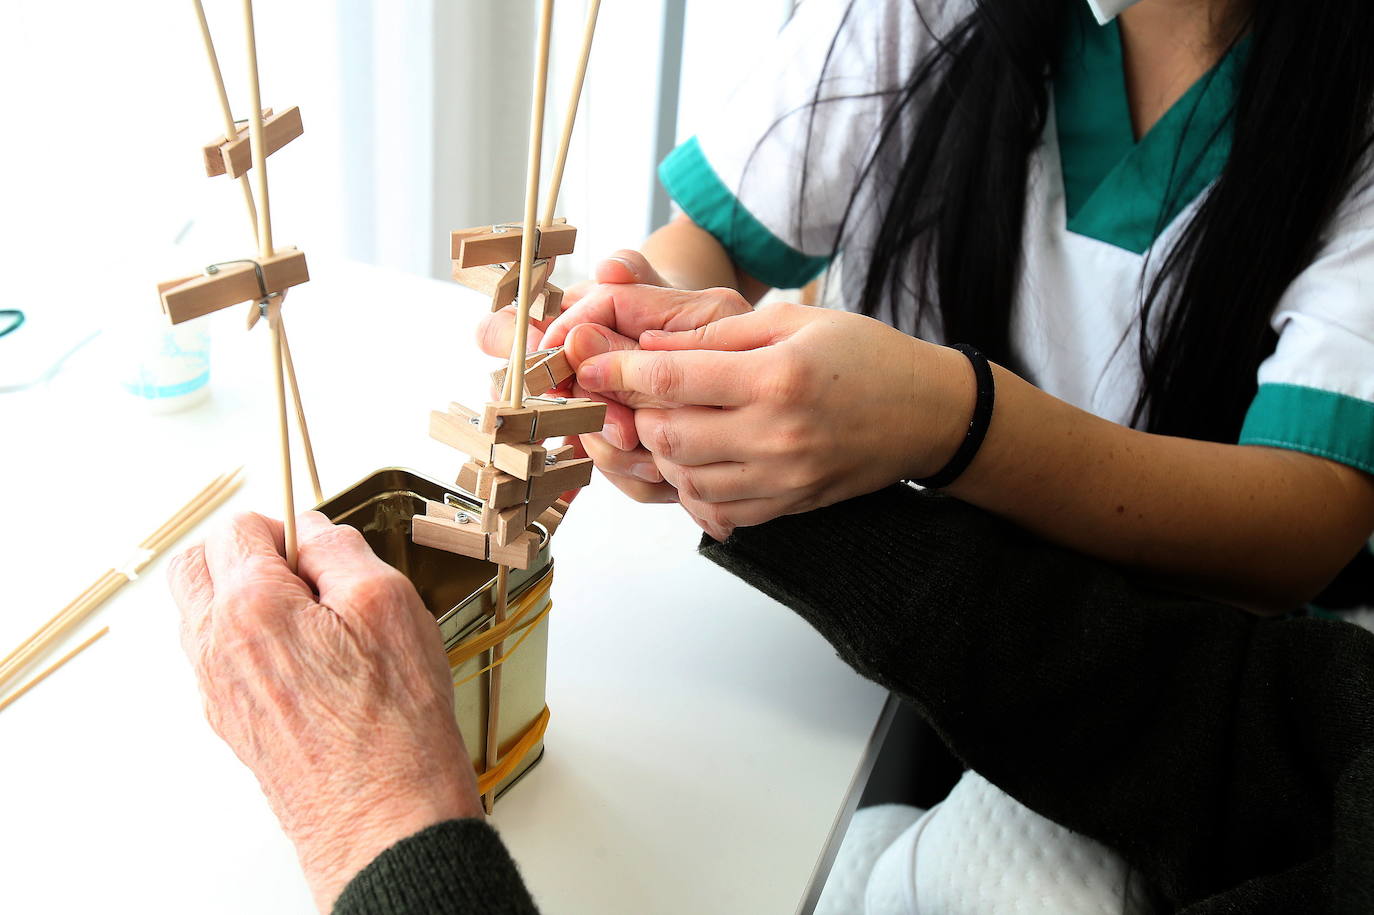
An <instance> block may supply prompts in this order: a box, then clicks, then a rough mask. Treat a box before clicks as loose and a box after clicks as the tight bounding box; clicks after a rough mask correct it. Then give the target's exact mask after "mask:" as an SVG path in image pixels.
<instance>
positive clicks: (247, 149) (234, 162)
mask: <svg viewBox="0 0 1374 915" xmlns="http://www.w3.org/2000/svg"><path fill="white" fill-rule="evenodd" d="M262 117H263V121H262V134H263V141H264V143H265V145H266V148H267V155H269V156H270V155H272V153H274V152H276V151H277V150H279V149H281V148H282V147H283V146H285V145H286V144H287V143H290V142H291V141H292V140H294V139H296V137H299V136H300V135H301V134H303V133H305V127H304V125H303V124H302V123H301V110H300V108H298V107H295V106H293V107H291V108H288V109H286V110H285V111H283V112H282V113H281V114H273V113H272V109H271V108H264V109H263V111H262ZM242 123H243V126H241V127H240V126H238V125H237V124H236V125H235V126H236V127H237V129H236V131H235V133H234V136H232V137H220V138H218V139H216V140H215V141H214V142H211V143H207V144H205V146H204V147H203V148H202V150H201V152H202V154H203V155H204V157H205V174H207V175H209V176H210V177H211V178H214V177H217V176H219V175H228V176H229V177H230V178H237V177H239V176H240V175H246V174H247V173H248V170H249V169H250V168H252V167H253V150H252V144H251V142H250V141H251V137H250V136H249V133H250V129H249V123H248V122H247V121H244V122H242Z"/></svg>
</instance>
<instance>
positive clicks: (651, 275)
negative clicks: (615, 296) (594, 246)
mask: <svg viewBox="0 0 1374 915" xmlns="http://www.w3.org/2000/svg"><path fill="white" fill-rule="evenodd" d="M592 277H593V279H595V280H596V282H598V283H641V284H643V285H645V286H666V285H668V284H667V283H665V282H664V281H663V277H661V276H659V275H658V271H657V270H655V269H654V267H653V265H652V264H650V263H649V260H648V258H646V257H645V256H644V255H643V254H640V253H639V252H638V251H634V250H632V249H629V248H624V249H622V250H620V251H617V252H615V253H614V254H612V255H611V256H610V257H608V258H605V259H604V260H602V261H601V262H599V263H598V264H597V265H596V267H595V269H593V271H592Z"/></svg>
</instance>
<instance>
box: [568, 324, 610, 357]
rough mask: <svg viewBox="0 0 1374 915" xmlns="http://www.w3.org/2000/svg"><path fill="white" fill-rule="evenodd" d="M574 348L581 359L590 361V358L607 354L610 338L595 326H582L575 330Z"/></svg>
mask: <svg viewBox="0 0 1374 915" xmlns="http://www.w3.org/2000/svg"><path fill="white" fill-rule="evenodd" d="M583 328H586V329H585V330H583ZM574 348H575V349H576V350H577V352H578V355H579V356H581V357H582V358H583V359H590V358H591V357H592V356H600V355H601V354H602V353H609V352H610V351H611V338H610V337H608V336H606V335H605V334H604V333H602V332H601V331H600V330H599V329H598V328H597V326H596V325H595V324H583V325H582V326H581V327H579V328H578V329H577V345H576V346H575V347H574Z"/></svg>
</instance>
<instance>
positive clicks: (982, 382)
mask: <svg viewBox="0 0 1374 915" xmlns="http://www.w3.org/2000/svg"><path fill="white" fill-rule="evenodd" d="M950 349H957V350H958V351H959V352H961V353H963V354H964V355H965V356H967V357H968V361H969V362H971V363H973V377H974V381H975V383H976V384H977V386H978V397H977V399H976V400H975V401H974V402H973V418H972V419H970V420H969V421H968V434H967V435H965V436H964V440H963V441H962V442H960V443H959V448H958V450H956V451H955V452H954V457H952V458H950V459H949V463H947V464H945V466H943V467H941V468H940V469H939V470H938V471H936V472H935V473H933V474H931V475H930V476H928V477H924V478H923V479H920V480H912V481H911V482H913V483H915V484H916V485H917V486H924V487H925V488H926V489H942V488H943V487H945V486H948V485H949V484H951V483H953V482H954V481H955V480H957V479H959V475H960V474H961V473H963V472H964V471H965V470H968V465H969V464H972V463H973V459H974V457H976V456H977V454H978V449H979V448H981V447H982V445H983V439H984V438H986V437H987V434H988V426H990V425H992V400H993V393H994V391H993V384H992V366H990V365H988V359H987V357H986V356H984V355H983V354H982V353H980V352H978V350H976V349H974V348H973V347H971V346H969V345H968V344H966V343H956V344H954V345H953V346H951V347H950Z"/></svg>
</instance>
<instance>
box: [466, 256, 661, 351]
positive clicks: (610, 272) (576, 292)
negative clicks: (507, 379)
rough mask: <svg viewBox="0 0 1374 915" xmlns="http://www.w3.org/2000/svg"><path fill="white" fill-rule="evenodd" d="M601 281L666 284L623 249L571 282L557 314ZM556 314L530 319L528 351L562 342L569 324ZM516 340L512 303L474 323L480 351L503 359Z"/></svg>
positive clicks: (567, 308) (650, 269)
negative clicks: (553, 330)
mask: <svg viewBox="0 0 1374 915" xmlns="http://www.w3.org/2000/svg"><path fill="white" fill-rule="evenodd" d="M603 283H645V284H649V285H653V286H663V285H666V284H665V283H664V282H663V280H662V279H661V278H660V277H659V275H658V273H657V272H655V271H654V268H653V267H652V266H650V265H649V262H648V261H647V260H646V259H645V258H644V255H642V254H640V253H639V252H638V251H631V250H628V249H626V250H624V251H617V252H616V253H614V254H612V255H611V256H610V257H607V258H605V259H603V260H601V261H600V262H599V263H598V264H597V265H596V266H595V267H594V268H593V269H592V279H591V280H588V281H583V282H581V283H574V284H573V285H571V286H569V287H568V288H567V289H565V290H564V291H563V306H562V308H561V309H560V312H559V315H564V314H567V313H568V312H569V311H571V310H572V309H573V307H574V306H575V305H577V303H578V302H580V301H582V299H583V298H584V297H585V296H586V295H587V293H589V292H590V291H591V290H593V289H595V288H596V287H597V286H598V285H600V284H603ZM559 315H555V316H554V317H551V318H546V319H544V320H543V321H531V322H530V333H529V337H528V338H527V345H528V347H529V349H531V350H537V349H546V348H548V347H551V346H558V345H559V344H560V343H562V342H563V338H564V336H565V335H566V331H567V328H568V326H569V325H568V324H567V323H566V322H561V323H560V322H558V317H559ZM555 323H559V324H560V327H562V328H563V329H562V330H561V331H559V333H558V334H557V335H556V338H554V337H550V336H549V334H548V329H549V327H550V326H551V325H553V324H555ZM514 339H515V305H514V304H511V305H507V306H506V307H505V308H502V309H501V310H500V311H497V312H493V313H492V314H490V315H487V316H486V317H485V318H483V319H482V321H481V323H480V324H478V325H477V345H478V346H480V347H481V349H482V352H484V353H486V354H487V355H488V356H494V357H496V358H498V359H506V358H508V357H509V356H510V345H511V341H512V340H514Z"/></svg>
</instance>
